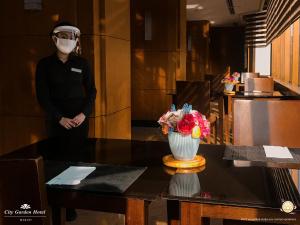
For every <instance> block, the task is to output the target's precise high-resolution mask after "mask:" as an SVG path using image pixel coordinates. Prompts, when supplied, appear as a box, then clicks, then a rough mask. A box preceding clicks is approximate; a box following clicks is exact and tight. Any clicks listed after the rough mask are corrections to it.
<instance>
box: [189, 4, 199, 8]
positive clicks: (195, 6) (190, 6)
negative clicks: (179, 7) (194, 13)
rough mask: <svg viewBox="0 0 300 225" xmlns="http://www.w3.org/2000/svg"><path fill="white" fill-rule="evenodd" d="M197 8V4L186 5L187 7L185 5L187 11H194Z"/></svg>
mask: <svg viewBox="0 0 300 225" xmlns="http://www.w3.org/2000/svg"><path fill="white" fill-rule="evenodd" d="M198 6H199V4H188V5H186V8H187V9H195V8H197V7H198Z"/></svg>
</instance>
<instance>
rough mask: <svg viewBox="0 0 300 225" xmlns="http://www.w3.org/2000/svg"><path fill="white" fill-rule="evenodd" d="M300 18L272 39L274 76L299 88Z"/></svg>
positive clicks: (292, 87) (291, 86)
mask: <svg viewBox="0 0 300 225" xmlns="http://www.w3.org/2000/svg"><path fill="white" fill-rule="evenodd" d="M299 54H300V53H299V19H298V20H296V21H295V22H294V23H293V24H292V25H291V26H290V27H289V28H288V29H286V30H285V31H284V32H283V33H282V34H281V35H280V36H278V37H277V38H275V39H273V41H272V61H271V64H272V65H271V67H272V76H273V77H274V78H275V79H278V81H280V82H281V84H283V85H285V86H287V87H288V88H291V89H293V90H295V91H296V92H298V89H299V57H300V56H299Z"/></svg>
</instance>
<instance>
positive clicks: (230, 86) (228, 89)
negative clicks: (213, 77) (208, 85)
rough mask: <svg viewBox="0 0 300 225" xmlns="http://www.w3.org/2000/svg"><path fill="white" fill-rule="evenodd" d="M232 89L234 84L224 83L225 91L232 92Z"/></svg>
mask: <svg viewBox="0 0 300 225" xmlns="http://www.w3.org/2000/svg"><path fill="white" fill-rule="evenodd" d="M233 87H234V84H229V83H225V90H226V91H232V90H233Z"/></svg>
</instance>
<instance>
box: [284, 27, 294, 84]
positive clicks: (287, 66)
mask: <svg viewBox="0 0 300 225" xmlns="http://www.w3.org/2000/svg"><path fill="white" fill-rule="evenodd" d="M283 35H284V76H283V77H284V81H285V82H290V74H291V60H292V58H291V29H290V28H288V29H286V30H285V32H284V33H283Z"/></svg>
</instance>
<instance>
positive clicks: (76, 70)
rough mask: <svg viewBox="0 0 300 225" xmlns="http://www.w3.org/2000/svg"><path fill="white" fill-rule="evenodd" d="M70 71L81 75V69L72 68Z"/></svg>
mask: <svg viewBox="0 0 300 225" xmlns="http://www.w3.org/2000/svg"><path fill="white" fill-rule="evenodd" d="M71 71H73V72H76V73H81V72H82V69H77V68H74V67H72V68H71Z"/></svg>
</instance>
